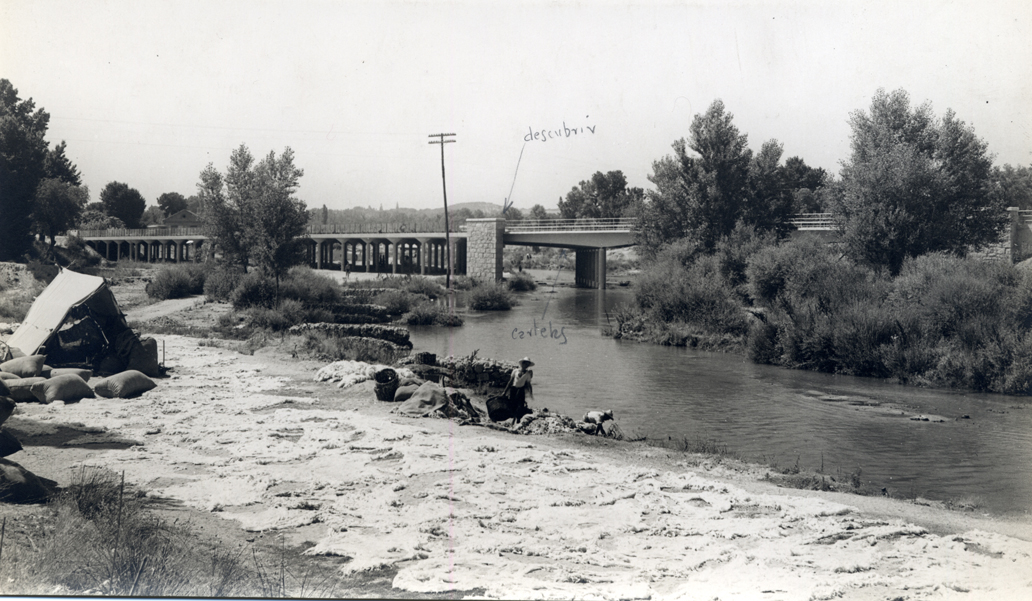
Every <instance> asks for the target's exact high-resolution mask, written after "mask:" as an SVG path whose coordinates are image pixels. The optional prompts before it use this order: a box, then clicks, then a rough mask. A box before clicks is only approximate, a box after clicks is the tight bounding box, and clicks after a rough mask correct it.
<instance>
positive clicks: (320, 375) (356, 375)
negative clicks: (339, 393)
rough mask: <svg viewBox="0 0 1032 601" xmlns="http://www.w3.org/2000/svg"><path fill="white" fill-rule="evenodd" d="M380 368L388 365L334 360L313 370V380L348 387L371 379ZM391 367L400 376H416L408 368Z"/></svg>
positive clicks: (386, 367)
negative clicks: (317, 369)
mask: <svg viewBox="0 0 1032 601" xmlns="http://www.w3.org/2000/svg"><path fill="white" fill-rule="evenodd" d="M382 369H388V366H387V365H380V364H379V363H366V362H364V361H334V362H333V363H330V364H329V365H327V366H325V367H323V368H322V369H320V370H319V371H317V372H315V380H316V381H317V382H336V384H337V388H349V387H351V386H354V385H355V384H358V383H359V382H365V381H366V380H372V379H373V376H375V375H376V372H378V371H380V370H382ZM393 369H394V370H395V371H396V372H398V376H400V377H402V378H414V377H416V374H414V373H412V370H410V369H406V368H404V367H396V368H393Z"/></svg>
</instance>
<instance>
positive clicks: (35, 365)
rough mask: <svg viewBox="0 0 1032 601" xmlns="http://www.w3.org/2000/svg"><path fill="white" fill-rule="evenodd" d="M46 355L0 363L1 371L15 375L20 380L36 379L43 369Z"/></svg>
mask: <svg viewBox="0 0 1032 601" xmlns="http://www.w3.org/2000/svg"><path fill="white" fill-rule="evenodd" d="M46 359H47V356H46V355H32V356H31V357H19V358H17V359H11V360H10V361H5V362H3V363H0V371H5V372H7V373H9V374H14V375H16V376H18V377H19V378H35V377H38V376H39V373H40V371H42V369H43V362H44V361H46Z"/></svg>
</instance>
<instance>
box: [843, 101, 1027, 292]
mask: <svg viewBox="0 0 1032 601" xmlns="http://www.w3.org/2000/svg"><path fill="white" fill-rule="evenodd" d="M850 126H851V127H852V130H853V132H852V138H851V149H852V154H851V157H850V160H849V161H847V162H845V163H843V166H842V182H841V185H840V190H839V194H838V195H837V197H838V198H837V203H836V204H837V206H836V208H835V212H836V213H837V214H838V217H839V218H840V219H841V228H842V231H843V241H844V242H845V243H846V246H847V248H848V251H849V253H850V254H851V255H852V256H853V257H854V258H855V259H857V260H861V261H864V262H867V263H869V264H871V265H873V266H876V267H884V268H887V269H888V270H889V272H890V273H891V274H893V275H895V274H898V273H899V270H900V267H901V266H902V265H903V261H904V260H905V259H906V258H908V257H917V256H920V255H923V254H926V253H930V252H936V251H945V252H950V253H954V254H957V255H964V254H966V253H967V252H968V250H970V249H972V248H979V247H982V246H984V245H986V244H990V243H993V242H996V241H997V240H998V239H999V237H1000V230H1001V228H1002V227H1003V226H1004V224H1005V223H1006V219H1007V216H1006V213H1005V211H1004V210H1003V208H1004V207H1003V204H1002V200H1003V198H1002V195H1000V194H995V193H993V185H992V179H991V176H992V161H991V159H990V157H989V154H988V152H987V145H986V143H985V142H984V141H982V140H981V139H979V138H978V137H976V136H975V133H974V130H973V129H972V128H971V127H968V126H966V125H965V124H964V122H963V121H959V120H957V118H956V116H955V115H954V113H953V111H951V110H947V111H946V114H945V115H944V116H943V117H942V119H936V118H935V116H934V115H933V113H932V109H931V105H930V104H928V103H925V104H922V105H921V106H919V107H916V108H913V109H912V108H911V107H910V98H909V95H908V94H907V93H906V92H905V91H903V90H896V91H894V92H892V93H891V94H887V93H885V91H884V90H881V89H879V90H878V92H877V93H876V94H875V96H874V99H873V100H872V102H871V110H870V113H866V112H864V111H856V112H854V113H852V114H851V116H850Z"/></svg>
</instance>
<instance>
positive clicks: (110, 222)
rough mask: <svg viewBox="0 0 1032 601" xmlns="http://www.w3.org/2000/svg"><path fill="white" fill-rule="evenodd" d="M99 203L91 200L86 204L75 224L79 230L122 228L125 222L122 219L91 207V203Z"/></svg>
mask: <svg viewBox="0 0 1032 601" xmlns="http://www.w3.org/2000/svg"><path fill="white" fill-rule="evenodd" d="M98 204H100V203H96V202H91V203H90V204H89V205H87V206H86V210H84V211H83V212H82V214H81V215H79V222H78V224H77V226H78V229H80V230H109V229H123V228H125V224H124V223H122V220H121V219H119V218H117V217H112V216H111V215H108V214H107V213H105V212H104V211H102V210H100V209H97V208H92V205H98Z"/></svg>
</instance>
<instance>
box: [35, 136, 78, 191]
mask: <svg viewBox="0 0 1032 601" xmlns="http://www.w3.org/2000/svg"><path fill="white" fill-rule="evenodd" d="M66 146H67V145H66V144H65V141H64V140H61V143H60V144H58V145H57V146H54V147H53V148H52V149H50V151H48V152H47V158H46V161H45V162H44V169H45V170H46V176H47V177H48V178H53V179H59V180H61V181H63V182H65V183H68V184H71V185H73V186H81V185H82V175H81V174H80V173H79V168H78V167H76V166H75V163H72V161H71V160H69V158H68V156H67V155H65V148H66Z"/></svg>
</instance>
